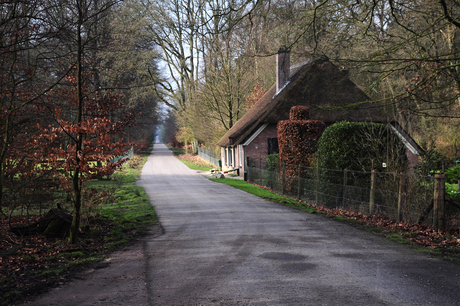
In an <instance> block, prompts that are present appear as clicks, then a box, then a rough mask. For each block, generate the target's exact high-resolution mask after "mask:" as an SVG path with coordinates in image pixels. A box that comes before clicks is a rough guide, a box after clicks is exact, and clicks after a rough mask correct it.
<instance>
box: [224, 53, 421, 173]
mask: <svg viewBox="0 0 460 306" xmlns="http://www.w3.org/2000/svg"><path fill="white" fill-rule="evenodd" d="M276 62H277V64H276V67H277V68H276V69H277V71H276V84H274V85H273V86H272V87H271V88H270V89H269V90H268V91H267V92H266V93H265V95H264V96H262V98H260V100H259V101H257V102H256V103H255V104H254V106H253V107H251V108H250V109H249V110H248V112H247V113H246V114H245V115H244V116H243V117H242V118H241V119H240V120H238V121H237V122H236V123H235V125H233V127H232V128H230V129H229V130H228V131H227V133H226V134H225V135H224V136H223V137H222V138H221V139H220V140H219V141H218V142H217V145H219V146H220V147H221V160H222V170H223V171H224V172H227V171H237V172H238V173H239V175H240V176H243V175H244V172H245V168H246V167H247V165H246V161H247V158H250V159H256V160H257V159H262V160H265V159H266V158H267V156H268V155H270V154H273V153H277V152H278V138H277V123H278V121H280V120H287V119H289V111H290V109H291V107H292V106H296V105H305V106H308V107H309V108H310V118H311V119H315V120H322V121H324V122H325V123H326V125H327V126H330V125H332V124H333V123H335V122H339V121H351V122H378V123H390V124H391V126H392V129H393V131H395V133H396V134H397V135H398V137H399V138H400V139H401V140H402V141H403V143H404V144H405V145H406V154H407V157H408V161H409V167H410V169H412V168H413V166H415V165H416V164H417V161H418V156H419V155H420V154H421V153H422V149H421V148H420V147H419V146H418V145H417V143H416V142H415V141H414V140H413V139H412V138H411V137H410V136H409V134H408V133H406V132H405V131H404V129H403V128H402V127H401V126H400V125H399V124H398V123H397V122H395V121H392V120H390V116H387V115H386V113H385V110H384V109H382V108H381V107H376V106H374V105H373V104H372V103H370V102H368V101H369V98H368V96H367V95H366V94H365V93H364V92H363V91H362V90H361V89H359V87H358V86H357V85H356V84H355V83H353V82H352V81H351V80H350V79H349V78H348V74H347V72H346V71H342V70H340V69H338V68H337V67H336V66H335V65H334V64H332V63H331V62H329V61H328V59H326V58H316V59H312V60H309V61H307V62H304V63H301V64H298V65H295V66H292V67H290V54H289V51H287V50H285V48H284V47H283V46H282V47H281V48H280V50H279V51H278V54H277V55H276ZM289 67H290V68H289Z"/></svg>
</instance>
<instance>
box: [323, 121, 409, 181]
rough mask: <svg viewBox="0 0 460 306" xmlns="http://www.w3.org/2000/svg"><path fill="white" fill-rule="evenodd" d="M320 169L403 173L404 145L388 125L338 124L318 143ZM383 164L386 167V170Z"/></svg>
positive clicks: (329, 129) (329, 128) (328, 130)
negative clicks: (383, 164)
mask: <svg viewBox="0 0 460 306" xmlns="http://www.w3.org/2000/svg"><path fill="white" fill-rule="evenodd" d="M316 163H317V166H318V167H321V168H327V169H337V170H340V169H349V170H358V171H371V170H373V169H376V170H377V171H384V170H385V171H390V172H396V173H399V172H401V171H405V170H406V167H407V156H406V153H405V146H404V144H403V143H402V141H401V140H400V139H399V138H398V137H397V136H396V135H395V134H394V133H393V131H392V130H391V128H390V127H389V126H387V125H385V124H380V123H371V122H346V121H342V122H338V123H335V124H333V125H331V126H330V127H328V128H327V129H326V130H325V131H324V133H323V135H322V136H321V138H320V139H319V142H318V151H317V153H316ZM382 163H386V164H387V167H386V169H384V168H383V166H382Z"/></svg>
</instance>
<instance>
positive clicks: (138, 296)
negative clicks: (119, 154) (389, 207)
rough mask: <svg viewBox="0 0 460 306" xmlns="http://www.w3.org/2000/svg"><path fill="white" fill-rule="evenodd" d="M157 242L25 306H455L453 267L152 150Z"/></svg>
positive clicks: (149, 182)
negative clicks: (249, 191) (261, 195)
mask: <svg viewBox="0 0 460 306" xmlns="http://www.w3.org/2000/svg"><path fill="white" fill-rule="evenodd" d="M138 183H139V185H141V186H143V187H144V188H145V189H146V192H147V193H148V195H149V197H150V199H151V202H152V205H154V207H155V209H156V211H157V214H158V215H159V217H160V222H161V225H162V227H163V229H164V234H162V235H153V234H152V236H149V237H147V238H146V239H144V240H143V241H142V242H140V243H138V244H136V245H135V246H132V247H131V248H129V249H128V250H125V251H124V252H120V253H117V254H116V255H115V256H114V257H113V258H112V259H111V260H110V261H109V265H108V267H106V268H103V269H98V270H94V271H90V272H88V273H87V274H85V275H83V276H82V279H81V280H77V281H75V282H71V283H69V284H66V285H65V286H63V287H61V288H57V289H55V290H53V292H51V293H50V294H48V295H46V296H45V297H42V298H41V299H38V300H36V301H34V302H31V304H34V305H366V306H367V305H449V306H451V305H460V290H459V289H460V280H459V275H460V266H459V265H458V264H454V263H450V262H447V261H443V260H439V259H433V258H429V256H428V255H424V254H419V253H416V252H415V251H413V250H412V249H411V248H409V247H406V246H403V245H399V244H396V243H393V242H391V241H388V240H386V239H384V238H381V237H378V236H375V235H373V234H369V233H366V232H363V231H361V230H358V229H355V228H353V227H351V226H348V225H345V224H341V223H339V222H336V221H333V220H330V219H327V218H325V217H322V216H318V215H314V214H308V213H304V212H298V211H295V210H292V209H290V208H286V207H283V206H281V205H278V204H274V203H271V202H267V201H264V200H262V199H260V198H257V197H255V196H252V195H250V194H247V193H245V192H243V191H240V190H236V189H233V188H231V187H229V186H226V185H223V184H219V183H215V182H212V181H209V180H208V179H207V178H205V177H203V176H202V175H200V174H198V173H197V172H196V171H194V170H190V169H188V168H187V167H186V166H185V165H183V164H182V163H181V162H180V161H178V160H177V159H176V158H174V157H173V156H172V154H171V152H170V151H169V150H168V149H167V148H166V147H165V146H164V145H163V144H158V143H157V144H155V147H154V150H153V152H152V155H151V156H150V157H149V159H148V161H147V163H146V165H145V167H144V169H143V172H142V175H141V179H140V180H139V181H138Z"/></svg>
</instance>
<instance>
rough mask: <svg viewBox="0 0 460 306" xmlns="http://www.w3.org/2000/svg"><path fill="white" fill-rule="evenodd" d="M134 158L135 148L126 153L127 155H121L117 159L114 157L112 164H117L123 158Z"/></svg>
mask: <svg viewBox="0 0 460 306" xmlns="http://www.w3.org/2000/svg"><path fill="white" fill-rule="evenodd" d="M133 156H134V148H131V149H129V150H128V151H126V152H125V154H122V155H119V156H117V157H114V158H112V159H111V160H110V162H112V163H116V162H117V161H119V160H120V159H122V158H132V157H133Z"/></svg>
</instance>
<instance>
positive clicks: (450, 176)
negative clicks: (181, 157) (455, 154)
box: [446, 166, 460, 184]
mask: <svg viewBox="0 0 460 306" xmlns="http://www.w3.org/2000/svg"><path fill="white" fill-rule="evenodd" d="M459 178H460V166H455V167H453V168H449V169H447V170H446V182H447V183H449V184H457V182H458V179H459Z"/></svg>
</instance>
